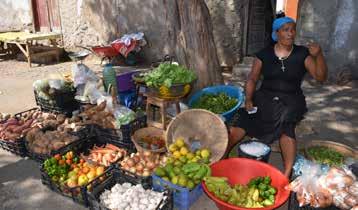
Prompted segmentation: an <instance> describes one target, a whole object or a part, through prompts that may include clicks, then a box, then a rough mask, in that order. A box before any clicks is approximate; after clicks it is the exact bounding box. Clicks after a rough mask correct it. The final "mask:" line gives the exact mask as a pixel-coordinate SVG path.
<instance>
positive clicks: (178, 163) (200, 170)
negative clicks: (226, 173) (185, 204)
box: [155, 138, 211, 190]
mask: <svg viewBox="0 0 358 210" xmlns="http://www.w3.org/2000/svg"><path fill="white" fill-rule="evenodd" d="M169 150H170V151H171V152H172V156H171V157H169V158H168V161H167V164H166V165H165V166H164V167H158V168H157V169H156V170H155V174H156V175H157V176H159V177H162V178H163V179H164V180H167V181H170V182H171V183H173V184H175V185H179V186H181V187H185V188H189V189H190V190H191V189H193V188H195V186H196V185H198V184H200V182H201V181H202V180H203V178H204V177H206V176H209V175H210V173H211V170H210V167H209V166H208V165H207V163H209V158H210V151H209V150H208V149H202V150H196V151H195V152H194V153H193V152H191V151H189V149H188V147H187V145H186V144H185V142H184V140H183V139H182V138H178V139H176V141H175V142H174V143H173V144H171V145H170V146H169Z"/></svg>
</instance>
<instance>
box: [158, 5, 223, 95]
mask: <svg viewBox="0 0 358 210" xmlns="http://www.w3.org/2000/svg"><path fill="white" fill-rule="evenodd" d="M163 3H164V4H166V0H163ZM174 6H175V7H176V9H174V10H173V9H170V8H168V10H167V11H174V14H170V15H167V19H166V20H167V26H168V30H169V31H168V35H169V40H167V41H169V42H170V45H171V46H172V47H173V48H172V49H174V51H175V54H176V58H177V59H178V61H179V63H180V64H183V65H185V66H186V67H187V68H189V69H192V70H194V71H195V72H196V74H197V76H198V81H197V82H196V84H195V89H201V88H204V87H207V86H210V85H214V84H219V83H222V81H223V78H222V75H221V69H220V65H219V60H218V57H217V53H216V47H215V43H214V38H213V31H212V23H211V19H210V14H209V10H208V8H207V6H206V3H205V1H204V0H176V2H175V4H174Z"/></svg>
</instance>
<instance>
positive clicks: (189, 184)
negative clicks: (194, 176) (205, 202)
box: [186, 180, 195, 190]
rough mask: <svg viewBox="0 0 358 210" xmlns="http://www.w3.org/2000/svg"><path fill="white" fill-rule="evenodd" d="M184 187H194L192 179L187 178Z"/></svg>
mask: <svg viewBox="0 0 358 210" xmlns="http://www.w3.org/2000/svg"><path fill="white" fill-rule="evenodd" d="M186 187H187V188H189V189H191V190H192V189H194V187H195V184H194V182H193V181H191V180H188V182H187V183H186Z"/></svg>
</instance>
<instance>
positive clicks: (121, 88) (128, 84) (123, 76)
mask: <svg viewBox="0 0 358 210" xmlns="http://www.w3.org/2000/svg"><path fill="white" fill-rule="evenodd" d="M137 72H138V71H130V72H125V73H120V74H117V75H116V81H117V90H118V93H121V92H125V91H128V90H134V89H135V84H134V81H133V78H132V75H133V74H135V73H137Z"/></svg>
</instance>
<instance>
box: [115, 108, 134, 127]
mask: <svg viewBox="0 0 358 210" xmlns="http://www.w3.org/2000/svg"><path fill="white" fill-rule="evenodd" d="M113 114H114V117H115V118H116V126H117V128H120V127H121V126H122V125H126V124H128V123H130V122H132V121H133V120H135V118H136V113H135V112H134V111H133V110H131V109H129V108H128V107H126V106H121V105H120V106H117V107H115V108H114V110H113Z"/></svg>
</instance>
